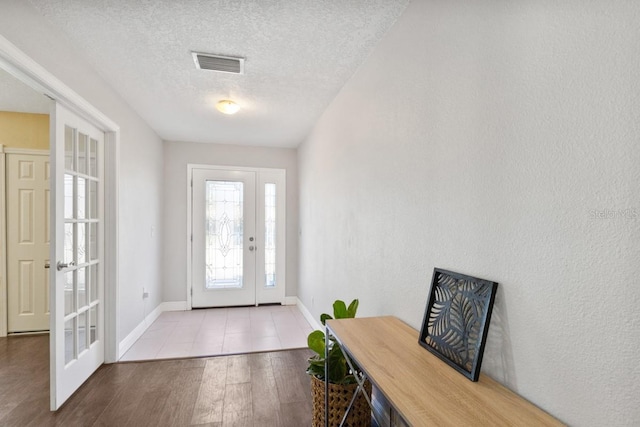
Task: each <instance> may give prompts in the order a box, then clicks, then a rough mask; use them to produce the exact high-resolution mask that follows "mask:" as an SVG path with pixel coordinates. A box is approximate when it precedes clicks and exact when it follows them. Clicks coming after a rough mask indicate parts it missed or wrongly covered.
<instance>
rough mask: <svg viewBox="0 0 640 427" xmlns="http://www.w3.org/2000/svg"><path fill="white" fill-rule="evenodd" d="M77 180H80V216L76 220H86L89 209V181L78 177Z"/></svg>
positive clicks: (78, 200)
mask: <svg viewBox="0 0 640 427" xmlns="http://www.w3.org/2000/svg"><path fill="white" fill-rule="evenodd" d="M77 180H78V193H77V204H78V215H77V217H76V218H78V219H84V218H85V215H86V212H87V209H86V205H87V201H86V194H87V180H86V179H84V178H81V177H78V178H77Z"/></svg>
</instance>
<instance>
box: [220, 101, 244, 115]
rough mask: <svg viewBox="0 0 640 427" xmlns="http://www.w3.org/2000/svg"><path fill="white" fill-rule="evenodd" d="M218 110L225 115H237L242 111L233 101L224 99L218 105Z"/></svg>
mask: <svg viewBox="0 0 640 427" xmlns="http://www.w3.org/2000/svg"><path fill="white" fill-rule="evenodd" d="M216 108H217V109H218V111H220V112H221V113H224V114H235V113H237V112H238V110H239V109H240V106H239V105H238V104H236V103H235V102H233V101H230V100H228V99H223V100H221V101H218V103H217V104H216Z"/></svg>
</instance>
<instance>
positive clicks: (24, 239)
mask: <svg viewBox="0 0 640 427" xmlns="http://www.w3.org/2000/svg"><path fill="white" fill-rule="evenodd" d="M6 162H7V168H6V185H7V204H6V206H7V294H8V295H7V296H8V298H7V300H8V309H7V311H8V315H9V316H8V331H9V332H34V331H48V330H49V272H48V270H46V269H45V265H48V263H49V235H50V232H49V203H50V202H49V173H50V168H49V154H48V153H46V152H45V153H42V154H35V153H29V154H27V153H24V152H20V153H7V155H6Z"/></svg>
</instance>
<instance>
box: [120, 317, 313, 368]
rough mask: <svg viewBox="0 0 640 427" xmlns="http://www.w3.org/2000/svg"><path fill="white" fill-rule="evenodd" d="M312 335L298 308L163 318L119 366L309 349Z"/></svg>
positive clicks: (133, 346)
mask: <svg viewBox="0 0 640 427" xmlns="http://www.w3.org/2000/svg"><path fill="white" fill-rule="evenodd" d="M311 331H312V328H311V326H310V325H309V323H308V322H307V320H306V319H305V318H304V316H303V315H302V313H301V312H300V310H299V309H298V307H297V306H291V305H290V306H281V305H273V306H260V307H238V308H210V309H199V310H190V311H168V312H164V313H162V314H161V315H160V316H159V317H158V318H157V319H156V321H155V322H153V324H152V325H151V326H150V327H149V328H148V329H147V330H146V331H145V332H144V334H143V335H142V336H141V337H140V338H139V339H138V341H136V342H135V344H133V345H132V346H131V348H130V349H129V350H128V351H127V352H126V353H125V354H124V356H123V357H122V358H121V359H120V360H121V361H131V360H151V359H171V358H179V357H198V356H214V355H220V354H234V353H251V352H257V351H272V350H284V349H293V348H305V347H307V335H308V334H309V332H311Z"/></svg>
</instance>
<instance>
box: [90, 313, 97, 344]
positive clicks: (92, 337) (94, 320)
mask: <svg viewBox="0 0 640 427" xmlns="http://www.w3.org/2000/svg"><path fill="white" fill-rule="evenodd" d="M97 321H98V307H97V306H95V307H91V309H90V310H89V322H90V323H89V345H91V344H93V343H94V342H96V328H97V327H98V324H97Z"/></svg>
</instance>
